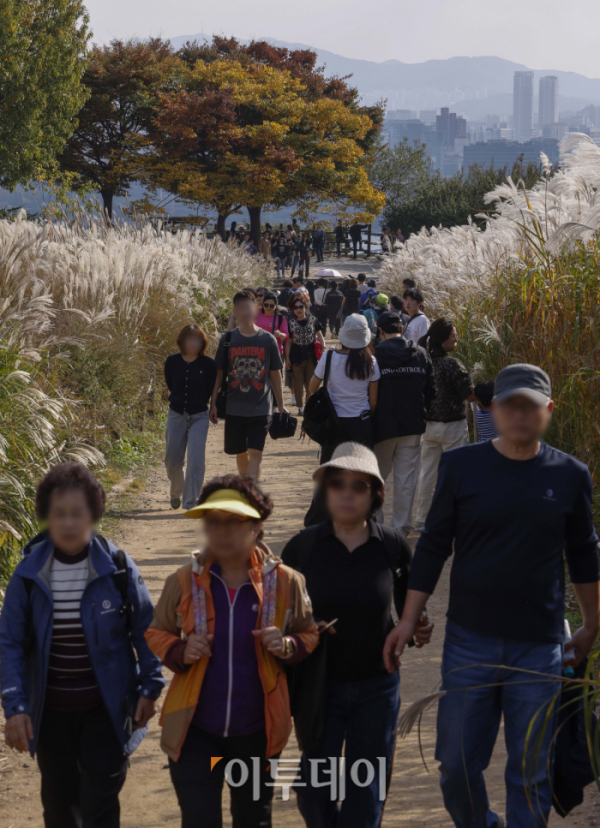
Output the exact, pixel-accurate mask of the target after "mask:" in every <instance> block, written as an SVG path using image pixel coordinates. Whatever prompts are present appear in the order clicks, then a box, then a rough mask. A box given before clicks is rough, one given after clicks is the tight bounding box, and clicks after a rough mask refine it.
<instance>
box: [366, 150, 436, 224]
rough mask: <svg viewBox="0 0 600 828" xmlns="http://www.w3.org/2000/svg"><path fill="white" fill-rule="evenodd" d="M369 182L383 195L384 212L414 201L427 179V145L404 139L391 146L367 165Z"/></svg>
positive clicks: (428, 163) (428, 162)
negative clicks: (384, 198) (384, 199)
mask: <svg viewBox="0 0 600 828" xmlns="http://www.w3.org/2000/svg"><path fill="white" fill-rule="evenodd" d="M368 171H369V180H370V181H371V183H372V184H374V185H375V186H376V187H377V189H378V190H381V191H382V192H383V193H385V197H386V210H388V209H390V208H394V209H396V208H397V207H398V206H400V205H402V204H403V203H404V202H406V201H409V200H410V199H411V198H414V195H415V193H416V192H417V191H418V190H419V187H421V186H422V184H423V182H424V181H427V180H428V179H429V178H430V177H431V159H430V157H429V156H428V155H427V145H426V144H422V143H421V142H420V141H413V142H412V144H411V143H410V142H409V140H408V138H405V139H404V140H403V141H401V142H400V143H399V144H396V146H395V147H385V148H384V149H383V150H382V151H381V152H380V153H378V154H377V155H376V156H375V158H374V159H373V161H372V162H371V163H370V164H369V170H368Z"/></svg>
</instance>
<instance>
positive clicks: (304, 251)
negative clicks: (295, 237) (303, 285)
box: [298, 233, 310, 279]
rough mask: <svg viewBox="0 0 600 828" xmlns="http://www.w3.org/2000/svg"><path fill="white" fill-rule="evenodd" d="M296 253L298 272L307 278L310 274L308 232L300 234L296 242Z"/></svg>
mask: <svg viewBox="0 0 600 828" xmlns="http://www.w3.org/2000/svg"><path fill="white" fill-rule="evenodd" d="M298 253H299V256H300V273H301V274H304V276H306V278H307V279H308V278H309V276H310V236H309V235H308V233H303V234H302V239H301V240H300V242H299V243H298Z"/></svg>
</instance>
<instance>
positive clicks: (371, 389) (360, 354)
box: [310, 315, 380, 463]
mask: <svg viewBox="0 0 600 828" xmlns="http://www.w3.org/2000/svg"><path fill="white" fill-rule="evenodd" d="M328 353H331V356H330V357H329V359H330V360H331V368H330V372H329V378H328V382H327V390H328V391H329V396H330V397H331V402H332V403H333V406H334V408H335V410H336V413H337V416H338V424H339V430H338V434H337V438H336V441H335V442H334V443H331V444H326V445H323V446H322V447H321V462H322V463H327V462H328V461H329V460H330V459H331V456H332V455H333V452H334V450H335V448H336V447H337V446H339V445H340V443H346V442H348V441H352V442H355V443H361V444H362V445H364V446H368V448H371V449H372V448H373V443H374V437H373V412H374V411H375V408H376V406H377V386H378V382H379V376H380V374H379V366H378V365H377V361H376V359H375V356H374V352H373V346H372V345H371V332H370V331H369V326H368V325H367V320H366V319H365V318H364V316H358V315H354V316H349V317H348V319H346V321H345V322H344V326H343V328H342V329H341V331H340V344H339V345H338V346H337V348H335V349H334V350H333V351H331V352H326V353H324V354H323V356H322V357H321V359H320V360H319V364H318V365H317V367H316V369H315V373H314V376H313V378H312V380H311V381H310V393H311V394H314V393H315V391H317V389H318V388H319V387H320V385H321V383H322V382H323V379H324V377H325V367H326V363H327V359H328Z"/></svg>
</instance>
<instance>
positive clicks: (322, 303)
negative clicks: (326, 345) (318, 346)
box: [314, 279, 329, 332]
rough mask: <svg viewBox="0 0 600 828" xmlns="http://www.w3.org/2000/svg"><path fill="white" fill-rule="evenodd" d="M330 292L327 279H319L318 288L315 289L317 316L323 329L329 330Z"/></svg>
mask: <svg viewBox="0 0 600 828" xmlns="http://www.w3.org/2000/svg"><path fill="white" fill-rule="evenodd" d="M328 293H329V286H328V284H327V279H319V281H318V282H317V289H316V290H315V295H314V304H315V316H316V317H317V319H318V320H319V324H320V325H321V330H322V331H324V332H325V331H326V330H327V314H328V312H327V304H326V302H327V295H328Z"/></svg>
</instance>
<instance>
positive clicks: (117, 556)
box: [23, 529, 132, 655]
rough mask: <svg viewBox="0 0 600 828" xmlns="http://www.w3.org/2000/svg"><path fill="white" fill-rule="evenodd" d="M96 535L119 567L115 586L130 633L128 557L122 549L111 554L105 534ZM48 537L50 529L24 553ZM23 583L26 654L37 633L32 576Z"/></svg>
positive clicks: (37, 537)
mask: <svg viewBox="0 0 600 828" xmlns="http://www.w3.org/2000/svg"><path fill="white" fill-rule="evenodd" d="M94 537H95V538H97V539H98V540H99V541H100V543H101V545H102V546H103V547H104V549H105V551H106V552H108V553H109V554H110V555H111V557H112V559H113V561H114V564H115V566H116V567H117V571H116V572H113V574H112V579H113V583H114V585H115V587H116V588H117V591H118V593H119V595H120V596H121V602H122V603H121V607H120V609H119V616H121V617H123V616H124V617H125V620H126V624H127V632H128V634H129V633H130V631H131V615H132V607H131V604H130V603H129V599H128V596H127V590H128V587H129V576H128V572H127V557H126V555H125V553H124V552H123V550H122V549H117V551H116V552H114V554H111V552H110V547H109V545H108V541H107V540H106V538H105V537H104V536H103V535H98V534H94ZM47 539H48V530H47V529H44V531H43V532H40V533H39V534H37V535H36V536H35V538H33V540H32V541H30V542H29V543H28V544H27V546H26V547H25V549H24V550H23V554H24V555H28V554H29V552H30V551H31V549H32V548H33V547H34V546H36V545H37V544H38V543H41V542H42V541H45V540H47ZM23 583H24V585H25V591H26V592H27V615H26V617H25V636H24V646H23V649H24V651H25V654H26V655H28V654H29V653H31V652H32V650H33V649H34V645H35V635H34V630H33V618H32V613H31V606H30V604H29V599H30V597H31V590H32V589H33V583H34V582H33V580H32V579H31V578H23Z"/></svg>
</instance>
